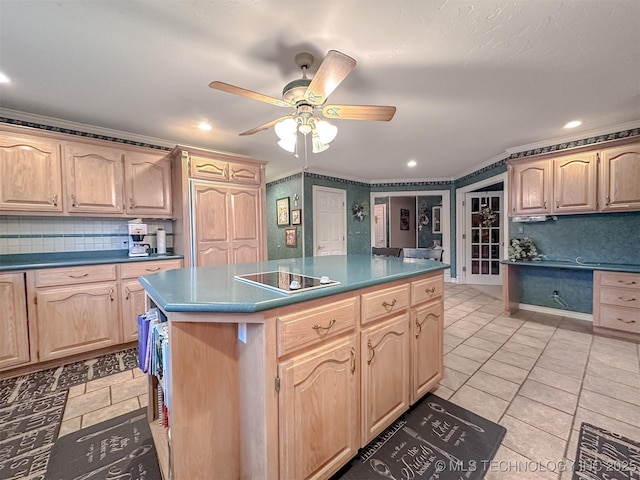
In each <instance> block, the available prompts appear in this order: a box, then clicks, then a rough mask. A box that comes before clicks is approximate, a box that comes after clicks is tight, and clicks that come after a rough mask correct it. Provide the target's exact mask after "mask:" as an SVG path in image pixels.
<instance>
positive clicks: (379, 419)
mask: <svg viewBox="0 0 640 480" xmlns="http://www.w3.org/2000/svg"><path fill="white" fill-rule="evenodd" d="M410 346H411V343H410V339H409V315H408V314H407V313H403V314H401V315H398V316H396V317H393V318H391V319H389V320H385V321H383V322H382V323H378V324H376V325H374V326H372V327H368V328H365V329H363V330H362V332H361V333H360V352H361V353H360V364H361V365H362V380H361V392H362V441H361V443H362V444H363V445H366V444H367V443H369V441H370V440H372V439H373V438H375V436H376V435H378V434H379V433H380V432H382V431H383V430H384V429H385V428H386V427H387V426H388V425H390V424H391V423H393V421H394V420H395V419H396V418H398V417H399V416H400V415H402V413H404V412H405V411H406V410H407V409H408V408H409V358H410V354H409V348H410Z"/></svg>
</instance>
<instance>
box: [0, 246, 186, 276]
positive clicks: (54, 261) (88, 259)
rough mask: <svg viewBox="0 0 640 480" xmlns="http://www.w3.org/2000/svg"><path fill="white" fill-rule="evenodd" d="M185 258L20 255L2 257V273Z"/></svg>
mask: <svg viewBox="0 0 640 480" xmlns="http://www.w3.org/2000/svg"><path fill="white" fill-rule="evenodd" d="M174 258H184V257H183V256H182V255H173V254H171V255H149V256H148V257H132V258H129V250H96V251H85V252H54V253H19V254H14V255H0V272H6V271H11V270H32V269H35V268H54V267H73V266H77V265H99V264H104V263H127V262H146V261H150V260H171V259H174Z"/></svg>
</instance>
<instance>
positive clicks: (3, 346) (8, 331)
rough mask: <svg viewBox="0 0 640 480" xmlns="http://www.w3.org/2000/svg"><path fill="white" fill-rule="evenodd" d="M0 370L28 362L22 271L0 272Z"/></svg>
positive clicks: (28, 352) (27, 326)
mask: <svg viewBox="0 0 640 480" xmlns="http://www.w3.org/2000/svg"><path fill="white" fill-rule="evenodd" d="M0 305H1V306H2V307H1V308H2V314H0V331H1V332H2V334H0V369H5V368H9V367H13V366H17V365H22V364H24V363H28V362H29V360H30V359H31V354H30V349H29V325H28V323H27V304H26V298H25V282H24V273H3V274H0Z"/></svg>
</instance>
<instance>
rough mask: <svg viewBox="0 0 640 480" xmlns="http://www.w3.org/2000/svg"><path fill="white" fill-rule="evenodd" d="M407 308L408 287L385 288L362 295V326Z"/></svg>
mask: <svg viewBox="0 0 640 480" xmlns="http://www.w3.org/2000/svg"><path fill="white" fill-rule="evenodd" d="M408 306H409V285H400V286H398V287H391V288H385V289H382V290H378V291H377V292H372V293H365V294H364V295H362V324H363V325H364V324H365V323H368V322H370V321H372V320H375V319H377V318H381V317H384V316H387V315H390V314H392V313H396V312H399V311H400V310H403V309H405V308H407V307H408Z"/></svg>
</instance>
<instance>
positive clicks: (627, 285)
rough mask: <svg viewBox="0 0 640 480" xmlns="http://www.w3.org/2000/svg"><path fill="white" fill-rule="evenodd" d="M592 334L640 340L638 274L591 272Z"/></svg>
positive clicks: (639, 285)
mask: <svg viewBox="0 0 640 480" xmlns="http://www.w3.org/2000/svg"><path fill="white" fill-rule="evenodd" d="M593 331H594V332H595V333H601V334H603V335H608V336H613V337H621V338H626V339H629V340H635V341H638V340H640V274H637V273H623V272H598V271H596V272H593Z"/></svg>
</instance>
